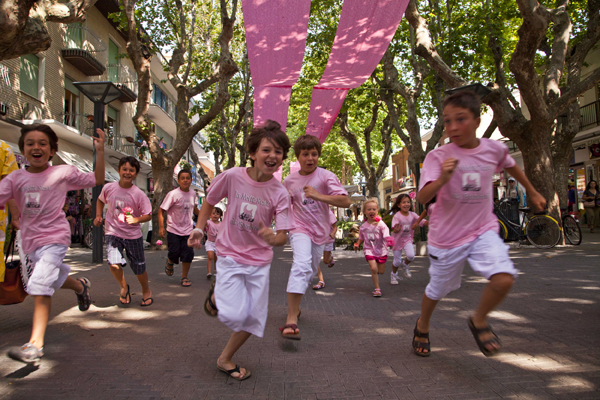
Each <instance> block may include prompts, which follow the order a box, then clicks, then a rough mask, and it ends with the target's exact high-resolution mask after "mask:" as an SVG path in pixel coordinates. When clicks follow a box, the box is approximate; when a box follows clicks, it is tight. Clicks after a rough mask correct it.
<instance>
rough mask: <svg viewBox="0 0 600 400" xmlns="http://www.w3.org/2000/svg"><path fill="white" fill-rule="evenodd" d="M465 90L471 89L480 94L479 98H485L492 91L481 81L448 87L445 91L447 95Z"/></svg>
mask: <svg viewBox="0 0 600 400" xmlns="http://www.w3.org/2000/svg"><path fill="white" fill-rule="evenodd" d="M463 90H469V91H471V92H473V93H475V94H476V95H477V96H479V99H480V100H481V99H483V98H484V97H485V96H487V95H488V94H490V93H492V90H491V89H490V88H488V87H486V86H483V85H482V84H481V83H472V84H470V85H465V86H459V87H456V88H453V89H448V90H446V91H445V92H444V93H445V94H447V95H451V94H454V93H456V92H462V91H463Z"/></svg>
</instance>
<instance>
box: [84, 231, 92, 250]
mask: <svg viewBox="0 0 600 400" xmlns="http://www.w3.org/2000/svg"><path fill="white" fill-rule="evenodd" d="M93 243H94V234H93V233H92V229H90V230H89V231H88V232H87V233H86V234H85V235H84V236H83V244H84V245H85V247H87V248H89V249H91V248H92V244H93Z"/></svg>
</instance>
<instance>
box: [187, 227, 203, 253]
mask: <svg viewBox="0 0 600 400" xmlns="http://www.w3.org/2000/svg"><path fill="white" fill-rule="evenodd" d="M203 236H204V235H203V234H202V232H200V231H197V230H195V229H194V230H193V231H192V233H190V236H189V237H188V240H187V245H188V246H189V247H193V248H195V249H201V248H202V237H203Z"/></svg>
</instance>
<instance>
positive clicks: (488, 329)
mask: <svg viewBox="0 0 600 400" xmlns="http://www.w3.org/2000/svg"><path fill="white" fill-rule="evenodd" d="M469 329H470V330H471V333H472V334H473V337H474V338H475V342H476V343H477V346H479V350H481V352H482V353H483V355H484V356H486V357H491V356H493V355H495V354H497V353H498V352H499V351H500V349H494V350H490V349H488V348H486V347H485V346H486V345H488V344H498V345H500V338H498V336H497V335H496V334H495V333H494V331H493V330H492V326H491V325H490V324H487V326H486V327H485V328H476V327H475V324H473V319H472V318H469ZM482 333H491V334H492V337H491V338H490V339H488V340H486V341H485V342H484V341H482V340H481V339H479V335H481V334H482Z"/></svg>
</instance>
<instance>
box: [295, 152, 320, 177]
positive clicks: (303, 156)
mask: <svg viewBox="0 0 600 400" xmlns="http://www.w3.org/2000/svg"><path fill="white" fill-rule="evenodd" d="M298 162H299V163H300V175H309V174H312V173H313V172H314V170H315V169H317V166H318V165H319V152H318V151H317V149H310V150H301V151H300V154H299V155H298Z"/></svg>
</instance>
